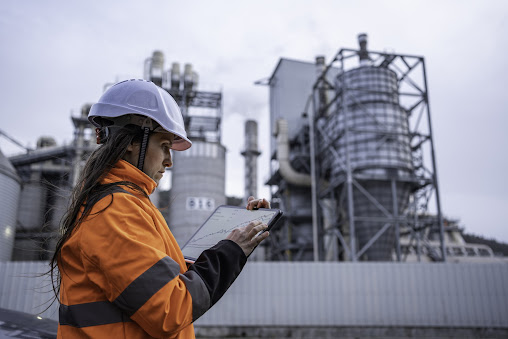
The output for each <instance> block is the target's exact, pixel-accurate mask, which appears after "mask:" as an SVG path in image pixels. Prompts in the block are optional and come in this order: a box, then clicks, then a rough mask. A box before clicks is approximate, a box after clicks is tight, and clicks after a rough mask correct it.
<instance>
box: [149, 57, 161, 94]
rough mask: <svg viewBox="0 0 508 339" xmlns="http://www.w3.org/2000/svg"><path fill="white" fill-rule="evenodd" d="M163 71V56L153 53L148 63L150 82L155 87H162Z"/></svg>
mask: <svg viewBox="0 0 508 339" xmlns="http://www.w3.org/2000/svg"><path fill="white" fill-rule="evenodd" d="M163 70H164V54H163V53H162V52H161V51H154V52H153V55H152V59H151V62H150V80H151V81H153V83H154V84H156V85H157V86H162V73H163Z"/></svg>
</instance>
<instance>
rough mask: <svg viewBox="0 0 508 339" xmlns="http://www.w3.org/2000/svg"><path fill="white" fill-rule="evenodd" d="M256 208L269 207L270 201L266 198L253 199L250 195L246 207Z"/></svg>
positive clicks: (249, 208)
mask: <svg viewBox="0 0 508 339" xmlns="http://www.w3.org/2000/svg"><path fill="white" fill-rule="evenodd" d="M258 208H270V203H269V202H268V200H266V199H255V198H254V197H253V196H250V197H249V199H247V209H248V210H253V209H258Z"/></svg>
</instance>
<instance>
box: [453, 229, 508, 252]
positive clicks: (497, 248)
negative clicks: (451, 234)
mask: <svg viewBox="0 0 508 339" xmlns="http://www.w3.org/2000/svg"><path fill="white" fill-rule="evenodd" d="M462 237H463V238H464V240H465V241H466V242H468V243H474V244H482V245H487V246H489V247H490V248H491V249H492V251H494V254H495V255H496V256H505V257H508V244H506V243H502V242H498V241H496V240H495V239H487V238H484V237H482V236H481V235H476V234H468V233H463V234H462Z"/></svg>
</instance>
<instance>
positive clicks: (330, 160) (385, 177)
mask: <svg viewBox="0 0 508 339" xmlns="http://www.w3.org/2000/svg"><path fill="white" fill-rule="evenodd" d="M336 81H337V83H336V88H337V91H338V92H339V93H342V91H343V90H344V91H346V90H347V89H353V90H356V91H357V92H355V93H353V94H352V95H349V96H345V99H343V98H342V96H339V99H338V100H337V103H336V107H337V109H336V111H335V113H334V114H332V115H331V116H329V118H328V119H327V120H325V121H324V124H323V129H324V131H325V133H326V134H328V135H335V136H340V135H345V130H346V128H347V129H349V130H350V131H353V132H352V133H349V135H348V137H349V138H345V137H343V138H338V140H337V141H336V142H335V143H334V144H333V146H334V147H335V149H337V152H338V154H333V153H327V152H324V154H325V157H324V158H323V167H325V168H330V181H332V182H333V181H336V180H339V181H340V180H341V179H343V178H345V177H346V176H347V173H346V172H347V168H346V166H343V165H344V159H347V158H349V166H350V168H351V170H352V171H354V173H355V174H356V175H357V176H358V177H363V180H359V182H360V183H361V185H362V187H363V188H364V189H365V190H366V191H368V192H369V195H370V196H367V195H365V194H362V192H360V191H359V190H358V189H355V194H354V198H353V199H354V201H353V203H354V207H355V214H356V215H359V216H361V217H362V218H363V220H358V221H357V222H356V223H355V232H356V237H357V240H358V246H359V248H362V247H363V246H365V245H366V244H367V243H368V242H369V240H371V239H373V238H374V236H375V235H376V234H377V233H378V232H379V231H380V230H381V229H382V228H383V226H384V224H385V222H384V221H376V220H375V219H376V218H382V217H384V214H383V211H382V208H384V209H385V210H386V211H390V212H393V211H394V209H395V208H394V200H396V201H397V210H398V211H399V213H401V212H403V211H404V210H405V209H406V208H407V206H408V199H409V193H410V188H411V187H410V185H409V184H407V183H404V182H403V179H410V178H411V174H412V171H413V166H412V163H411V149H410V139H409V127H408V120H407V113H406V111H405V110H404V109H403V108H402V107H401V106H400V105H399V97H398V79H397V74H396V73H395V72H393V71H392V70H389V69H386V68H380V67H373V66H367V65H365V66H360V67H359V68H356V69H353V70H350V71H348V72H345V73H343V74H340V75H339V76H337V80H336ZM321 146H322V147H329V146H330V145H329V144H327V143H322V144H321ZM326 155H328V156H326ZM337 155H338V156H337ZM392 179H394V180H395V192H396V195H397V197H396V199H394V196H393V189H392V185H393V184H392ZM341 189H342V187H339V190H341ZM372 198H374V200H375V201H377V202H378V203H379V204H380V205H381V206H382V208H380V207H379V206H378V205H376V204H375V203H373V202H372ZM369 218H370V219H371V221H368V220H367V219H369ZM394 246H395V229H394V228H393V227H390V228H388V229H386V230H385V231H384V232H383V234H381V235H380V236H379V238H378V239H377V240H376V242H375V243H373V244H372V245H371V246H370V247H369V249H368V250H367V251H365V253H364V256H363V258H364V259H366V260H383V261H385V260H391V257H392V250H393V248H394Z"/></svg>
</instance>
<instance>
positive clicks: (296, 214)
mask: <svg viewBox="0 0 508 339" xmlns="http://www.w3.org/2000/svg"><path fill="white" fill-rule="evenodd" d="M310 197H311V192H310V188H309V187H305V186H294V185H289V184H288V185H287V186H286V189H285V191H284V193H283V196H282V198H283V204H282V206H281V209H282V210H283V212H284V213H285V216H286V225H285V227H280V226H281V225H279V227H278V229H277V230H276V232H279V236H278V238H277V239H278V241H279V244H278V247H279V248H280V249H281V250H283V251H285V252H286V253H285V255H286V258H287V260H288V261H312V260H313V259H314V252H313V248H312V209H311V204H310V203H309V198H310ZM274 259H277V257H275V258H274Z"/></svg>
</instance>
